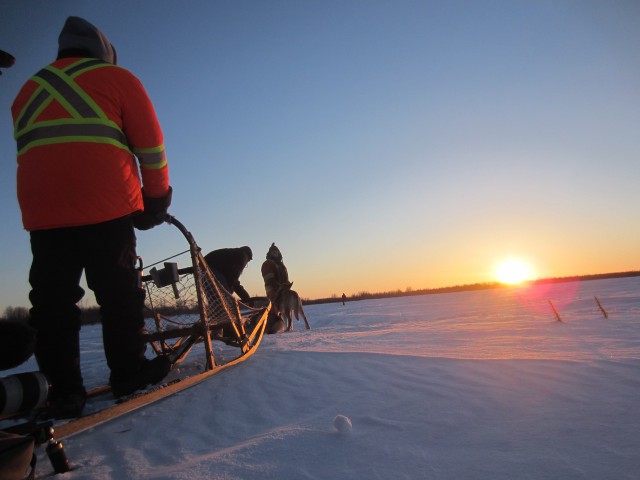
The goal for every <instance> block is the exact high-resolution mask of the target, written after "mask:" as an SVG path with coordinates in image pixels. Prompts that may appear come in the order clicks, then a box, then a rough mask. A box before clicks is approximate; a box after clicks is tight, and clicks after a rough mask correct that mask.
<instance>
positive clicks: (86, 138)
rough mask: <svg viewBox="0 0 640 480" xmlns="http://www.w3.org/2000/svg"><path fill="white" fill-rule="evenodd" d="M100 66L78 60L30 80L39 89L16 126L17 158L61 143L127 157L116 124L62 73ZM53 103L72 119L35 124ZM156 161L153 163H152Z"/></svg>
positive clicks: (39, 73)
mask: <svg viewBox="0 0 640 480" xmlns="http://www.w3.org/2000/svg"><path fill="white" fill-rule="evenodd" d="M104 66H108V64H106V63H104V62H102V61H101V60H98V59H82V60H80V61H78V62H75V63H73V64H71V65H69V66H68V67H67V68H65V69H64V71H63V70H59V69H57V68H55V67H52V66H51V65H49V66H48V67H45V68H43V69H42V70H40V72H38V73H37V74H36V75H34V76H33V77H32V80H33V81H34V82H36V83H37V84H38V85H39V87H38V89H37V90H36V92H34V94H33V95H32V96H31V98H30V99H29V101H28V102H27V103H26V104H25V107H24V108H23V110H22V112H20V115H19V117H18V121H17V122H16V126H15V130H14V136H15V138H16V141H17V144H18V154H21V153H24V152H26V151H27V150H29V149H30V148H32V147H35V146H41V145H50V144H56V143H64V142H87V143H106V144H111V145H114V146H116V147H118V148H122V149H123V150H126V151H127V152H128V153H131V150H130V149H129V147H128V145H127V138H126V136H125V134H124V132H123V131H122V129H121V128H120V127H119V126H118V124H117V123H115V122H113V121H112V120H110V119H109V118H108V117H107V115H106V114H105V113H104V111H103V110H102V109H101V108H100V106H99V105H98V104H97V103H96V102H95V101H94V100H93V98H91V97H90V96H89V95H88V94H87V93H86V92H85V91H84V90H83V89H82V88H80V86H79V85H78V84H77V83H76V82H75V81H74V80H73V78H72V77H71V76H70V75H67V73H66V72H69V71H71V72H73V76H74V77H75V76H77V75H80V74H81V73H84V72H86V71H88V70H91V69H94V68H100V67H104ZM44 92H46V96H45V95H43V93H44ZM54 99H55V100H57V101H58V102H59V103H60V104H61V105H62V106H63V107H64V108H65V110H66V111H67V112H68V113H69V114H70V115H71V116H72V117H73V118H62V119H56V120H50V121H40V122H35V119H36V118H38V116H39V114H40V113H41V112H42V110H43V109H44V108H46V107H47V106H48V105H49V104H50V103H51V102H52V101H53V100H54ZM158 161H159V160H155V163H157V162H158ZM157 168H161V167H157Z"/></svg>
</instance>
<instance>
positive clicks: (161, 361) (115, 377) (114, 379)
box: [111, 355, 171, 398]
mask: <svg viewBox="0 0 640 480" xmlns="http://www.w3.org/2000/svg"><path fill="white" fill-rule="evenodd" d="M169 370H171V362H170V361H169V358H167V357H166V356H163V355H160V356H158V357H156V358H154V359H153V360H148V359H146V358H145V359H144V360H143V361H142V363H141V364H140V366H139V367H138V368H137V369H135V370H128V371H122V370H121V371H112V372H111V392H112V393H113V396H114V397H116V398H120V397H124V396H127V395H131V394H132V393H133V392H135V391H136V390H140V389H141V388H145V387H146V386H147V385H154V384H156V383H158V382H160V381H161V380H162V379H163V378H164V377H166V376H167V374H168V373H169Z"/></svg>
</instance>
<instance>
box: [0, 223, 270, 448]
mask: <svg viewBox="0 0 640 480" xmlns="http://www.w3.org/2000/svg"><path fill="white" fill-rule="evenodd" d="M163 218H164V220H165V221H166V223H169V224H170V225H173V226H175V227H176V228H177V229H178V230H179V231H180V232H181V233H182V235H183V236H184V238H185V239H186V240H187V243H188V245H189V249H188V250H186V251H184V252H181V253H178V254H176V255H173V256H172V257H169V258H167V259H165V260H162V261H160V262H157V263H156V264H153V265H149V266H148V267H146V268H145V267H144V266H143V263H142V259H141V258H139V259H138V270H139V272H140V287H141V288H144V290H145V292H146V301H145V305H146V308H145V310H146V313H145V315H146V318H145V328H146V332H145V334H144V337H145V339H146V341H147V343H148V344H149V345H150V346H151V349H152V350H153V352H154V353H155V354H156V355H165V356H167V357H168V358H169V359H170V362H171V364H172V366H176V365H178V364H180V363H181V362H183V360H184V359H185V358H186V357H187V355H188V354H189V353H190V352H191V351H192V350H194V347H197V348H198V349H199V350H200V351H199V352H198V354H203V355H204V367H202V366H201V367H200V370H202V369H203V370H204V371H199V372H196V373H193V374H184V373H181V374H178V375H177V376H176V375H172V373H170V374H169V376H168V377H167V379H166V380H165V383H164V384H161V385H156V386H155V387H151V388H149V389H147V390H143V391H140V392H138V393H135V394H133V395H131V396H129V397H125V398H124V399H121V400H119V401H118V402H117V403H116V402H115V401H114V400H113V399H109V398H108V397H107V396H106V395H107V394H109V392H110V388H109V387H108V386H103V387H98V388H95V389H93V390H91V391H90V392H89V402H88V404H87V407H90V406H91V404H92V403H97V402H94V401H95V400H97V399H101V398H102V397H104V399H106V401H107V406H106V407H105V408H103V409H100V410H97V411H95V409H94V411H93V412H90V413H88V414H85V415H83V416H81V417H79V418H76V419H73V420H70V421H67V422H66V423H57V424H56V423H55V422H54V429H55V437H56V438H57V439H63V438H67V437H69V436H72V435H75V434H77V433H79V432H82V431H84V430H87V429H89V428H91V427H94V426H96V425H100V424H102V423H105V422H107V421H109V420H112V419H114V418H117V417H119V416H121V415H124V414H126V413H129V412H132V411H134V410H136V409H139V408H141V407H144V406H146V405H149V404H151V403H153V402H156V401H158V400H161V399H162V398H165V397H167V396H169V395H172V394H174V393H176V392H179V391H182V390H184V389H186V388H189V387H191V386H193V385H196V384H198V383H200V382H202V381H203V380H205V379H207V378H209V377H210V376H213V375H215V374H217V373H220V372H222V371H225V370H227V369H229V368H230V367H232V366H234V365H237V364H238V363H240V362H243V361H244V360H246V359H247V358H249V357H250V356H251V355H253V353H255V351H256V350H257V348H258V346H259V345H260V342H261V340H262V336H263V334H264V331H265V326H266V320H267V315H268V313H269V310H270V308H271V305H270V304H266V305H265V304H264V303H262V304H261V305H260V306H258V307H256V308H254V307H253V306H250V305H246V304H243V303H242V302H240V301H239V300H238V299H236V298H235V297H234V296H233V295H232V294H231V293H229V292H228V291H227V290H226V289H225V288H224V287H223V286H222V284H221V283H220V282H219V281H218V280H217V279H216V277H215V275H213V273H212V272H211V270H210V269H209V267H208V265H207V263H206V261H205V260H204V256H203V255H202V253H201V251H200V248H199V247H198V245H197V244H196V242H195V240H194V238H193V236H192V235H191V233H190V232H189V231H188V230H187V229H186V228H185V226H184V225H183V224H182V223H180V222H179V221H178V220H176V219H175V218H174V217H172V216H170V215H165V216H164V217H163ZM178 262H182V263H183V265H184V266H183V267H180V266H179V265H178ZM161 264H162V265H161ZM214 342H215V343H216V345H217V346H216V347H215V348H214ZM218 342H220V343H218ZM218 345H219V346H218ZM174 370H175V369H174ZM172 377H173V378H172ZM109 395H110V394H109ZM86 410H89V411H90V410H91V409H90V408H87V409H86ZM21 413H22V414H23V415H24V412H18V413H16V414H15V416H14V417H20V416H21V415H20V414H21ZM5 418H11V416H5Z"/></svg>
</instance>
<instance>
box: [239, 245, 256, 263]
mask: <svg viewBox="0 0 640 480" xmlns="http://www.w3.org/2000/svg"><path fill="white" fill-rule="evenodd" d="M240 250H241V251H242V252H243V253H244V254H245V255H246V256H247V261H248V262H250V261H251V260H253V252H252V251H251V248H249V247H246V246H245V247H240Z"/></svg>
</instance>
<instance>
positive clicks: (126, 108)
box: [11, 58, 169, 231]
mask: <svg viewBox="0 0 640 480" xmlns="http://www.w3.org/2000/svg"><path fill="white" fill-rule="evenodd" d="M11 113H12V115H13V122H14V136H15V138H16V142H17V144H18V174H17V176H18V202H19V204H20V209H21V211H22V221H23V224H24V228H25V229H26V230H28V231H32V230H42V229H51V228H59V227H72V226H79V225H91V224H95V223H100V222H104V221H108V220H113V219H115V218H119V217H123V216H125V215H129V214H131V213H133V212H136V211H140V210H143V208H144V206H143V201H142V192H141V182H140V174H141V175H142V183H143V185H144V192H145V195H146V196H148V197H155V198H159V197H163V196H165V195H166V194H167V193H168V191H169V173H168V168H167V161H166V157H165V152H164V140H163V135H162V130H161V129H160V125H159V123H158V120H157V118H156V114H155V110H154V108H153V105H152V104H151V101H150V100H149V97H148V96H147V93H146V92H145V90H144V87H143V86H142V84H141V83H140V81H139V80H138V79H137V78H136V77H135V76H134V75H133V74H131V73H130V72H129V71H127V70H125V69H123V68H121V67H118V66H116V65H112V64H109V63H105V62H103V61H101V60H98V59H95V58H63V59H60V60H56V61H55V62H53V63H52V64H51V65H49V66H47V67H45V68H43V69H42V70H41V71H40V72H38V73H37V74H36V75H34V76H33V77H32V78H31V79H29V80H28V81H27V83H26V84H25V85H24V86H23V87H22V89H21V90H20V92H19V93H18V96H17V97H16V99H15V100H14V103H13V106H12V108H11ZM136 157H137V159H138V161H136ZM138 164H139V167H138Z"/></svg>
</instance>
